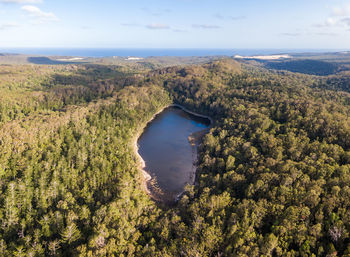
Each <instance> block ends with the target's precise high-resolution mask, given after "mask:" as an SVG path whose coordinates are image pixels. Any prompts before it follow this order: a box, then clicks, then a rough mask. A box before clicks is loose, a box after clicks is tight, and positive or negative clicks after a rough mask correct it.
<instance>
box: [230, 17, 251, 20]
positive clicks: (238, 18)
mask: <svg viewBox="0 0 350 257" xmlns="http://www.w3.org/2000/svg"><path fill="white" fill-rule="evenodd" d="M245 18H247V17H245V16H231V17H230V19H231V20H234V21H238V20H244V19H245Z"/></svg>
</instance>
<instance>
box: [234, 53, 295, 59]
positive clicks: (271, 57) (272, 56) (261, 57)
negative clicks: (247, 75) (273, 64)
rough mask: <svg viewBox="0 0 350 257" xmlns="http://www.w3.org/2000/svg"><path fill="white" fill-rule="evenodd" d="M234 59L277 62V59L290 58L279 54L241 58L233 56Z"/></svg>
mask: <svg viewBox="0 0 350 257" xmlns="http://www.w3.org/2000/svg"><path fill="white" fill-rule="evenodd" d="M234 58H236V59H258V60H278V59H288V58H292V57H291V56H290V55H288V54H279V55H255V56H241V55H235V57H234Z"/></svg>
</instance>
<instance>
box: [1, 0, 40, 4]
mask: <svg viewBox="0 0 350 257" xmlns="http://www.w3.org/2000/svg"><path fill="white" fill-rule="evenodd" d="M0 2H1V3H14V4H40V3H42V2H43V1H42V0H0Z"/></svg>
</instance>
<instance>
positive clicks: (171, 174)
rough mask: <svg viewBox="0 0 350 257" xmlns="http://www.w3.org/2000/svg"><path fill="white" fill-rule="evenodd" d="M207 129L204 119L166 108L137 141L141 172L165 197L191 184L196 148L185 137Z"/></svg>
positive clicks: (174, 194)
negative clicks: (153, 180) (152, 180)
mask: <svg viewBox="0 0 350 257" xmlns="http://www.w3.org/2000/svg"><path fill="white" fill-rule="evenodd" d="M209 125H210V121H209V120H208V119H206V118H201V117H198V116H194V115H192V114H189V113H187V112H185V111H183V110H182V109H180V108H178V107H169V108H167V109H165V110H164V111H163V112H162V113H160V114H158V115H157V116H156V117H155V119H154V120H153V121H151V123H149V125H148V126H147V127H146V129H145V131H144V133H143V134H142V135H141V137H140V138H139V141H138V144H139V154H140V155H141V157H142V158H143V160H144V161H145V162H146V168H145V170H146V171H147V172H148V173H149V174H150V175H151V176H152V178H154V179H155V182H156V184H157V186H159V188H160V189H161V191H162V192H163V193H164V194H165V195H167V196H171V197H175V196H176V195H178V194H180V193H181V192H183V190H184V187H185V185H186V184H193V182H194V176H195V165H194V162H195V160H196V158H197V145H193V144H192V145H191V143H190V142H189V136H191V135H192V134H193V133H194V132H199V131H203V130H205V129H207V128H208V127H209Z"/></svg>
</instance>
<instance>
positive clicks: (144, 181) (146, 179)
mask: <svg viewBox="0 0 350 257" xmlns="http://www.w3.org/2000/svg"><path fill="white" fill-rule="evenodd" d="M169 107H178V108H180V109H182V110H183V111H184V112H187V113H189V114H192V115H195V116H198V117H201V118H206V119H208V120H209V121H210V126H212V125H213V123H214V121H213V119H212V118H211V117H209V116H206V115H202V114H198V113H195V112H192V111H190V110H188V109H186V108H185V107H184V106H182V105H179V104H170V105H167V106H165V107H163V108H161V109H160V110H158V111H157V112H156V113H155V114H154V115H153V116H152V117H151V119H150V120H148V121H147V122H146V123H145V124H143V126H141V127H140V128H139V129H138V130H137V131H136V133H135V135H134V136H133V138H132V141H131V142H132V148H133V151H134V154H135V156H136V159H137V163H138V169H139V171H141V174H142V177H141V178H142V181H141V184H142V187H143V189H144V190H145V192H146V193H147V194H148V195H149V196H150V197H151V198H152V199H153V200H155V201H161V199H159V198H158V197H156V196H155V195H154V194H153V193H152V192H151V190H150V188H149V186H148V184H149V183H150V182H151V180H152V176H151V175H150V174H149V173H148V172H147V171H146V170H145V168H146V162H145V160H144V159H143V158H142V156H141V155H140V153H139V145H138V141H139V138H140V137H141V136H142V134H143V132H144V131H145V129H146V128H147V126H148V124H149V123H151V122H152V121H153V120H154V119H155V118H156V117H157V115H158V114H160V113H162V112H163V111H164V110H165V109H167V108H169ZM183 193H184V192H181V193H180V194H179V195H177V197H176V199H175V201H177V200H178V199H179V196H181V195H182V194H183Z"/></svg>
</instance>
